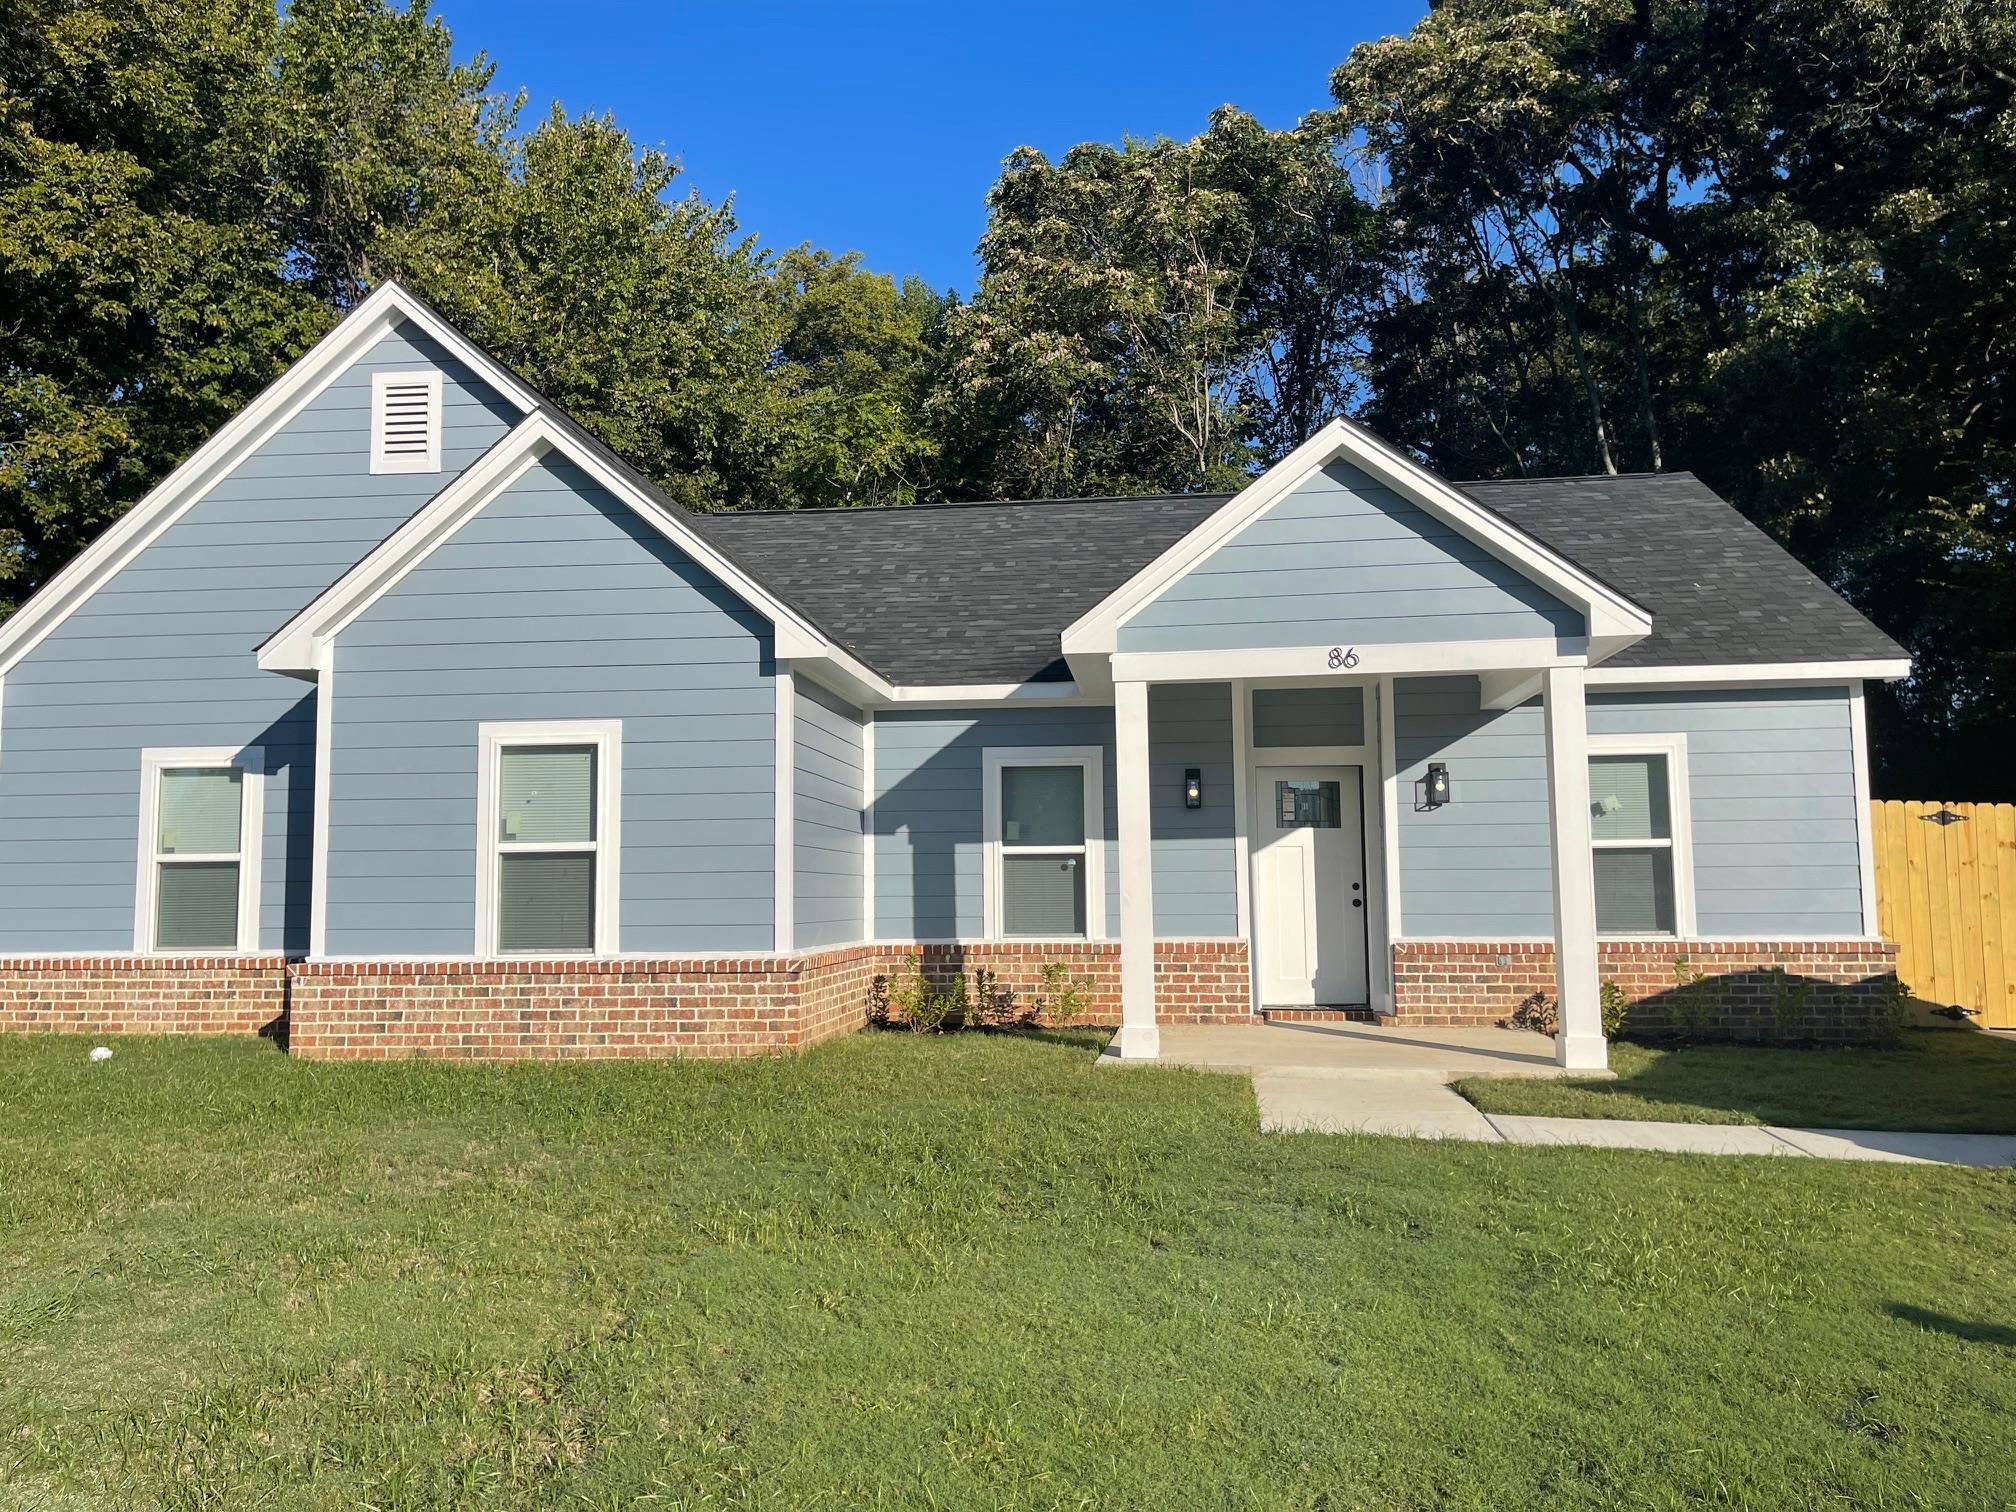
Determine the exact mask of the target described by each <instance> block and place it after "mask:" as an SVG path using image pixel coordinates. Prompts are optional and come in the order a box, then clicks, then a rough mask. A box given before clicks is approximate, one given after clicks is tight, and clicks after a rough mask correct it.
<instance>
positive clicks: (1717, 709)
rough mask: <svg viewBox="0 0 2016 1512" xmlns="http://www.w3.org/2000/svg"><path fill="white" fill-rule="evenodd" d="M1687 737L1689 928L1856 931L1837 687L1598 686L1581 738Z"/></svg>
mask: <svg viewBox="0 0 2016 1512" xmlns="http://www.w3.org/2000/svg"><path fill="white" fill-rule="evenodd" d="M1676 732H1677V733H1679V734H1683V735H1685V736H1686V737H1687V781H1688V786H1689V788H1690V790H1691V795H1692V798H1693V811H1694V912H1695V916H1696V922H1697V923H1698V924H1699V926H1700V930H1701V933H1703V934H1708V935H1748V936H1750V937H1752V938H1765V937H1773V936H1784V937H1790V938H1792V939H1800V938H1803V937H1806V936H1811V935H1829V934H1850V935H1852V934H1860V933H1861V932H1862V865H1861V848H1860V839H1859V834H1860V826H1859V824H1858V818H1857V814H1856V804H1855V743H1854V742H1855V736H1854V716H1853V712H1852V708H1851V705H1850V704H1849V701H1848V690H1847V689H1846V688H1845V687H1843V688H1767V689H1757V690H1755V691H1728V692H1702V693H1662V694H1660V695H1658V696H1656V697H1655V696H1652V695H1648V694H1643V693H1632V694H1604V695H1601V696H1597V697H1592V698H1591V699H1590V700H1589V733H1590V734H1592V735H1645V734H1669V733H1676Z"/></svg>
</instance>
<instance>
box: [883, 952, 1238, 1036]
mask: <svg viewBox="0 0 2016 1512" xmlns="http://www.w3.org/2000/svg"><path fill="white" fill-rule="evenodd" d="M875 948H876V949H877V950H880V951H882V952H884V953H885V959H884V962H883V965H882V968H881V970H882V971H883V972H884V973H885V974H886V973H887V972H888V971H890V970H893V969H896V968H897V967H900V966H901V965H902V963H903V961H904V959H905V958H906V957H908V956H911V955H916V956H918V957H919V958H920V959H919V966H920V969H921V970H922V971H923V973H924V974H925V976H927V977H930V978H932V979H933V980H936V981H943V980H944V979H945V978H947V977H949V976H951V975H952V974H953V973H955V972H964V973H965V974H966V976H967V977H968V978H971V977H972V976H973V975H974V973H975V972H979V971H991V972H992V973H994V976H995V979H996V981H997V982H998V984H999V985H1000V986H1001V987H1002V988H1003V989H1005V990H1007V991H1009V992H1012V993H1013V994H1014V995H1015V999H1016V1002H1017V1003H1018V1004H1028V1005H1033V1004H1034V1003H1035V1001H1036V999H1037V998H1038V997H1040V996H1041V993H1042V984H1043V968H1044V966H1046V965H1047V964H1049V963H1050V962H1052V961H1062V962H1063V963H1064V964H1066V965H1067V966H1069V967H1070V968H1071V970H1072V973H1073V975H1075V976H1079V977H1084V978H1089V979H1090V981H1091V983H1092V985H1091V987H1090V988H1089V989H1088V990H1087V994H1086V1004H1085V1009H1084V1011H1083V1013H1081V1014H1080V1015H1079V1018H1078V1022H1079V1023H1081V1024H1092V1025H1099V1026H1109V1025H1115V1024H1118V1023H1119V1022H1120V945H1119V942H1118V941H1114V940H1100V941H1092V942H1067V943H1062V944H1040V943H1028V942H1021V941H1012V940H1005V941H988V942H985V943H976V944H959V945H949V944H930V945H878V946H876V947H875ZM1246 961H1247V957H1246V942H1245V941H1244V940H1157V941H1156V942H1155V1016H1156V1018H1157V1019H1158V1021H1160V1022H1161V1023H1164V1024H1225V1023H1251V1022H1252V1021H1253V1010H1252V997H1251V987H1250V978H1249V974H1248V970H1247V964H1246Z"/></svg>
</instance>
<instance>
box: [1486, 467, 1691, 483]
mask: <svg viewBox="0 0 2016 1512" xmlns="http://www.w3.org/2000/svg"><path fill="white" fill-rule="evenodd" d="M1627 478H1693V479H1694V481H1695V482H1697V483H1698V482H1700V481H1701V480H1700V478H1699V477H1697V476H1696V475H1695V472H1694V470H1693V469H1692V468H1691V467H1669V468H1664V469H1662V470H1660V471H1658V472H1653V471H1652V470H1650V469H1641V470H1639V471H1637V472H1616V473H1543V474H1540V475H1538V476H1534V477H1524V478H1462V479H1458V480H1456V486H1457V487H1458V488H1475V487H1479V486H1483V487H1495V486H1499V485H1505V484H1514V483H1621V482H1623V481H1624V480H1625V479H1627Z"/></svg>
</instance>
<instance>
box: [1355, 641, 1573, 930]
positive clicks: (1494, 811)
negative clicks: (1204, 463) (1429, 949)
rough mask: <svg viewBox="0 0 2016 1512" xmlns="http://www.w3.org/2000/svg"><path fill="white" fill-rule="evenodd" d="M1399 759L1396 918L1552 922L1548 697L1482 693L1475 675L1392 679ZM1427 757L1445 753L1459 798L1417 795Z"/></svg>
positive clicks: (1459, 924)
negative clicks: (1493, 704) (1428, 806)
mask: <svg viewBox="0 0 2016 1512" xmlns="http://www.w3.org/2000/svg"><path fill="white" fill-rule="evenodd" d="M1393 746H1394V752H1393V753H1394V757H1395V759H1396V760H1397V761H1398V763H1399V769H1400V922H1401V932H1402V933H1403V934H1404V935H1405V936H1407V937H1408V938H1411V939H1420V938H1423V937H1428V936H1455V937H1458V938H1463V937H1470V938H1493V937H1497V936H1504V935H1515V936H1516V935H1551V934H1552V933H1553V932H1554V888H1553V873H1552V861H1551V855H1552V852H1551V851H1550V849H1549V846H1548V838H1547V837H1548V816H1547V736H1546V730H1545V727H1544V726H1543V724H1542V723H1541V712H1540V705H1539V704H1537V703H1530V704H1526V705H1523V706H1522V707H1520V708H1517V709H1505V710H1502V711H1494V710H1489V709H1480V708H1479V707H1478V705H1477V679H1476V678H1474V677H1437V678H1401V679H1398V680H1396V681H1395V682H1394V685H1393ZM1430 761H1446V762H1448V763H1449V778H1450V786H1451V788H1452V790H1453V795H1454V796H1453V798H1452V801H1451V802H1449V803H1448V804H1446V805H1445V806H1443V807H1442V808H1439V809H1433V810H1424V809H1421V808H1420V807H1419V803H1420V784H1421V783H1422V782H1423V781H1425V780H1426V777H1427V768H1428V763H1429V762H1430Z"/></svg>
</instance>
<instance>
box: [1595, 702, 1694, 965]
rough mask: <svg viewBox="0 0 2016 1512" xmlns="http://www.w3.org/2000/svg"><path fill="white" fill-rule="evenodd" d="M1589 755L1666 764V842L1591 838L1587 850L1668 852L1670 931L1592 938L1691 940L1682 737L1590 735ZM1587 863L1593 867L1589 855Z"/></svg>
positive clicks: (1690, 821) (1690, 842) (1690, 836)
mask: <svg viewBox="0 0 2016 1512" xmlns="http://www.w3.org/2000/svg"><path fill="white" fill-rule="evenodd" d="M1589 755H1590V756H1591V757H1592V758H1593V757H1597V756H1660V757H1664V758H1665V761H1666V806H1667V809H1668V813H1669V817H1670V818H1671V820H1672V825H1673V835H1672V838H1671V839H1670V840H1665V841H1660V840H1595V839H1592V840H1591V841H1590V842H1589V844H1590V849H1591V851H1592V852H1594V851H1599V850H1666V849H1670V850H1671V851H1672V854H1673V932H1672V933H1671V934H1665V933H1658V934H1601V933H1599V934H1598V938H1599V939H1604V940H1691V939H1695V938H1697V936H1696V933H1695V916H1694V801H1693V797H1692V795H1691V794H1690V792H1689V789H1688V784H1687V737H1686V736H1685V735H1681V734H1673V735H1591V736H1590V737H1589ZM1591 864H1592V865H1593V864H1594V859H1593V855H1592V859H1591Z"/></svg>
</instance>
